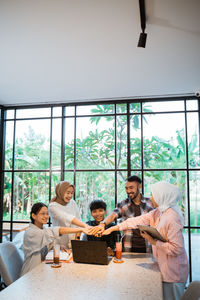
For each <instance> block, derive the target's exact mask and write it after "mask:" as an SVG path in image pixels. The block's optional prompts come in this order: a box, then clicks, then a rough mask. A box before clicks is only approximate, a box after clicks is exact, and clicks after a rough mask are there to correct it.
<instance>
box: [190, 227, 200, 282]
mask: <svg viewBox="0 0 200 300" xmlns="http://www.w3.org/2000/svg"><path fill="white" fill-rule="evenodd" d="M191 249H192V251H191V252H192V253H191V258H192V280H193V281H194V280H198V281H200V272H199V270H200V256H199V249H200V229H192V230H191Z"/></svg>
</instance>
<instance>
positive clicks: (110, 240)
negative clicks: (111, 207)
mask: <svg viewBox="0 0 200 300" xmlns="http://www.w3.org/2000/svg"><path fill="white" fill-rule="evenodd" d="M106 207H107V205H106V203H105V202H104V201H103V200H94V201H92V202H91V203H90V206H89V208H90V212H91V216H92V217H93V218H94V220H89V221H88V222H86V223H87V224H88V225H89V226H97V225H99V224H100V223H102V222H103V220H104V218H105V215H106V213H107V211H106ZM112 226H115V223H110V224H109V225H106V226H105V229H108V228H110V227H112ZM117 235H120V232H119V231H113V232H112V233H111V234H109V235H104V236H101V237H97V236H94V235H86V234H83V235H82V237H81V240H85V241H106V243H107V247H108V255H114V251H113V250H114V249H115V243H116V241H117Z"/></svg>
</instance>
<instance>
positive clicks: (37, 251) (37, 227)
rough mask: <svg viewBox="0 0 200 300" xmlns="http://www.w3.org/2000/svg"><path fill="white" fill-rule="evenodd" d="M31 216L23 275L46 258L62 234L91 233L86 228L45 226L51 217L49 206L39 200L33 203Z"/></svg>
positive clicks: (25, 246) (26, 240) (25, 241)
mask: <svg viewBox="0 0 200 300" xmlns="http://www.w3.org/2000/svg"><path fill="white" fill-rule="evenodd" d="M30 218H31V222H32V223H31V224H30V226H29V228H28V229H27V230H26V232H25V234H24V243H23V246H24V264H23V267H22V271H21V276H22V275H24V274H25V273H27V272H29V271H30V270H32V269H33V268H35V267H36V266H37V265H38V264H40V263H41V262H42V261H44V260H45V257H46V255H47V253H48V251H49V250H50V249H51V248H52V246H53V242H54V240H55V239H57V238H58V237H59V236H60V235H62V234H69V233H77V232H80V233H81V232H84V233H86V234H89V233H88V230H87V229H86V228H66V227H47V228H43V225H44V224H47V221H48V219H49V214H48V208H47V206H46V205H45V204H44V203H40V202H38V203H35V204H34V205H33V207H32V209H31V213H30ZM72 223H73V220H72Z"/></svg>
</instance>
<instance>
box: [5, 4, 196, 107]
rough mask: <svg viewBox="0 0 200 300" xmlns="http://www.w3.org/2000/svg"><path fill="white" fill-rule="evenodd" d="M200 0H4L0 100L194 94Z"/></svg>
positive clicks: (17, 102) (29, 101)
mask: <svg viewBox="0 0 200 300" xmlns="http://www.w3.org/2000/svg"><path fill="white" fill-rule="evenodd" d="M199 12H200V1H199V0H190V1H188V0H146V14H147V28H146V32H147V35H148V36H147V44H146V48H145V49H143V48H137V43H138V38H139V34H140V32H141V29H140V15H139V4H138V0H101V1H99V0H73V1H72V0H34V1H33V0H0V104H2V105H6V106H10V105H23V104H28V105H29V104H38V103H59V102H60V103H63V102H74V101H88V100H97V99H113V98H114V99H120V98H121V97H122V98H126V97H128V98H129V97H140V96H154V95H171V94H174V95H180V94H193V93H195V92H196V91H198V90H200V18H199Z"/></svg>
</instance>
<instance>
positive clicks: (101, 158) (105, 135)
mask: <svg viewBox="0 0 200 300" xmlns="http://www.w3.org/2000/svg"><path fill="white" fill-rule="evenodd" d="M114 134H115V133H114V117H112V116H110V117H91V118H89V117H82V118H77V139H76V161H77V169H101V168H106V169H111V168H114V166H115V156H114V155H115V144H114Z"/></svg>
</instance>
